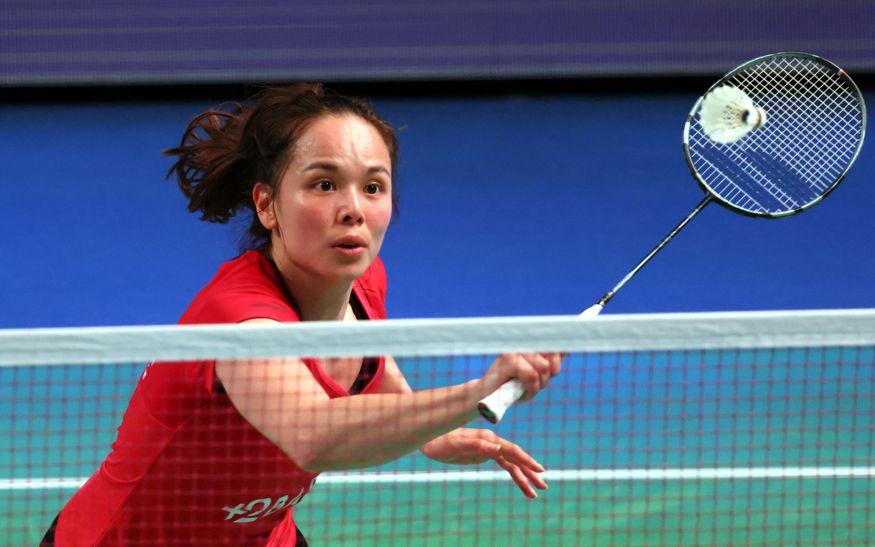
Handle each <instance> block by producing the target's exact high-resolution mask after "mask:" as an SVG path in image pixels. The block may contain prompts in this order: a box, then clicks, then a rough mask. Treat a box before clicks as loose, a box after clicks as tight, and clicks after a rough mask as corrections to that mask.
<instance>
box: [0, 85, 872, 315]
mask: <svg viewBox="0 0 875 547" xmlns="http://www.w3.org/2000/svg"><path fill="white" fill-rule="evenodd" d="M700 91H702V90H695V91H690V92H685V91H684V92H678V93H676V94H671V95H656V96H651V95H643V94H642V95H620V96H608V95H591V96H582V97H567V96H565V97H553V98H550V97H546V98H545V97H539V98H526V97H509V98H497V99H489V98H483V99H467V100H461V99H441V100H427V99H405V100H401V99H397V100H380V101H377V102H376V106H377V108H378V110H380V111H381V112H382V113H383V114H384V115H385V116H386V117H387V118H388V119H389V120H390V121H391V122H393V123H394V124H395V125H396V126H397V127H399V128H401V132H400V138H401V145H402V164H401V167H400V171H399V179H398V180H399V183H400V185H401V186H400V188H401V214H400V217H399V218H398V219H397V220H396V221H395V223H394V226H393V227H392V228H391V229H390V233H389V236H388V237H387V241H386V243H385V246H384V250H383V253H382V256H383V258H384V260H385V262H386V264H387V267H388V269H389V274H390V295H389V312H390V316H392V317H448V316H478V315H533V314H573V313H577V312H578V311H579V310H581V309H583V308H585V307H587V306H588V305H590V304H591V303H593V302H594V301H595V300H596V299H597V298H598V297H599V296H601V295H602V294H603V293H604V292H605V291H606V290H608V289H609V288H611V287H612V286H613V285H614V283H615V282H616V281H618V280H619V279H620V278H621V277H622V276H623V275H624V274H625V273H626V272H627V271H628V270H629V269H630V268H631V267H632V266H634V265H635V263H636V262H637V261H638V259H640V258H641V257H642V256H644V254H646V253H647V252H648V251H649V250H650V248H651V247H653V246H654V245H655V244H656V243H657V242H658V241H659V240H660V239H661V238H662V237H663V236H664V235H665V234H666V233H667V232H668V231H669V230H670V229H671V228H672V227H674V225H675V224H676V223H677V222H679V221H680V220H681V219H682V218H683V217H684V216H685V215H687V214H688V213H689V212H690V211H691V210H692V209H693V207H694V206H695V205H696V204H697V203H698V202H699V200H700V199H701V191H700V190H699V189H698V187H697V186H696V184H695V183H694V182H693V180H692V178H691V177H690V175H689V172H688V171H687V168H686V165H685V163H684V160H683V153H682V149H681V143H680V141H681V132H682V126H683V121H684V118H685V116H686V114H687V112H688V111H689V109H690V107H691V106H692V104H693V102H694V101H695V99H696V96H697V93H698V92H700ZM871 95H872V94H871V92H870V93H868V98H869V102H870V104H875V103H872V97H871ZM207 106H209V105H208V104H205V103H204V104H195V103H177V104H163V105H158V104H123V105H121V104H112V105H101V104H94V105H65V106H45V105H40V106H9V105H7V106H3V107H0V150H2V154H3V160H4V161H3V168H2V179H0V188H2V196H3V198H4V202H5V210H4V213H3V214H2V215H0V233H2V234H3V237H2V240H0V241H2V242H0V251H2V255H0V256H2V259H0V327H31V326H68V325H114V324H143V323H173V322H175V321H176V320H177V318H178V317H179V315H180V314H181V313H182V311H183V310H184V309H185V307H186V305H187V304H188V302H189V300H190V299H191V298H192V297H193V296H194V294H195V293H196V292H197V290H198V289H199V288H200V287H201V286H202V285H203V284H204V283H206V282H207V281H208V280H209V279H210V277H211V276H212V274H213V273H214V271H215V269H216V267H217V266H218V264H219V263H220V262H221V261H223V260H225V259H227V258H230V257H232V256H234V255H235V254H236V249H237V241H238V239H239V236H240V234H241V233H242V231H243V230H244V228H245V223H237V224H234V223H232V224H231V225H228V226H222V225H208V224H206V223H203V222H199V221H198V220H197V217H196V216H195V215H191V214H189V213H187V212H186V211H185V202H184V199H183V197H182V195H181V194H180V193H179V191H178V190H177V189H176V186H175V183H174V182H172V181H166V180H164V179H163V176H164V173H165V172H166V170H167V168H168V167H169V164H170V162H169V161H168V160H167V159H165V158H163V157H162V156H161V155H160V150H161V149H163V148H167V147H169V146H173V145H174V144H175V143H176V142H177V140H178V138H179V136H180V135H181V131H182V129H183V127H184V126H185V124H186V123H187V121H188V120H189V119H190V118H191V117H192V116H193V115H194V114H196V113H198V112H200V111H201V110H202V109H203V108H205V107H207ZM868 144H869V145H868V146H867V147H864V149H863V152H862V154H861V156H860V158H859V160H858V162H857V164H856V166H855V168H854V169H853V171H852V172H851V175H850V176H849V178H848V180H847V181H845V183H843V185H842V186H841V187H840V188H838V189H837V190H836V191H835V192H834V193H833V194H832V195H831V196H830V197H829V198H828V199H827V200H826V201H824V202H823V203H822V204H820V205H818V206H817V207H815V208H814V209H812V210H811V211H808V212H806V213H804V214H802V215H798V216H796V217H791V218H788V219H783V220H759V219H751V218H746V217H742V216H739V215H735V214H733V213H730V212H728V211H726V210H724V209H722V208H721V207H719V206H717V205H711V206H709V207H708V208H706V209H705V211H704V212H703V213H702V214H700V215H699V217H698V218H697V219H695V220H694V221H693V223H692V224H691V225H690V226H689V227H688V228H687V229H686V230H685V231H684V232H682V233H681V234H680V235H679V236H678V237H677V238H676V239H675V240H674V241H673V242H672V243H671V244H670V245H669V246H668V247H667V248H666V249H665V250H664V251H663V252H662V253H661V254H660V255H659V256H657V257H656V258H655V259H654V261H653V262H652V263H651V264H650V265H648V266H647V267H646V268H645V269H644V270H643V271H642V272H641V273H640V274H639V275H638V276H637V277H636V278H635V279H634V280H632V281H631V282H630V284H629V285H628V286H627V287H626V288H625V289H624V290H623V291H622V292H620V293H619V295H618V296H617V297H616V298H615V299H614V300H613V301H612V302H611V304H610V306H609V308H608V310H607V312H610V313H627V312H662V311H704V310H755V309H795V308H857V307H875V283H873V277H875V252H873V249H875V214H873V206H875V186H873V184H872V180H873V174H875V153H873V152H872V150H873V149H872V143H868Z"/></svg>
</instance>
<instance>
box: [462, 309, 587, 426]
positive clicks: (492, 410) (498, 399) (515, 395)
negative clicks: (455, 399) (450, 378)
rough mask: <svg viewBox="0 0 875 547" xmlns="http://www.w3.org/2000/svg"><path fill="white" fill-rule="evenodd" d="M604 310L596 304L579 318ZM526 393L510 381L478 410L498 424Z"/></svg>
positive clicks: (521, 384) (484, 400) (482, 402)
mask: <svg viewBox="0 0 875 547" xmlns="http://www.w3.org/2000/svg"><path fill="white" fill-rule="evenodd" d="M603 308H604V306H603V305H601V304H595V305H593V306H590V307H588V308H587V309H585V310H583V312H582V313H581V314H580V315H578V316H577V318H578V319H589V318H591V317H596V316H598V314H599V313H601V311H602V309H603ZM525 392H526V390H525V388H524V387H523V383H522V382H520V381H519V380H517V379H513V380H509V381H507V382H505V384H504V385H503V386H501V387H500V388H498V389H496V390H495V391H493V392H492V394H491V395H487V396H486V397H484V398H483V399H481V400H480V403H479V404H478V405H477V409H478V410H479V411H480V415H481V416H483V417H484V418H486V419H487V420H489V421H490V422H492V423H494V424H497V423H498V422H500V421H501V418H502V417H504V413H505V412H507V409H508V408H510V407H511V406H513V404H514V403H515V402H517V401H519V399H520V397H522V396H523V394H524V393H525Z"/></svg>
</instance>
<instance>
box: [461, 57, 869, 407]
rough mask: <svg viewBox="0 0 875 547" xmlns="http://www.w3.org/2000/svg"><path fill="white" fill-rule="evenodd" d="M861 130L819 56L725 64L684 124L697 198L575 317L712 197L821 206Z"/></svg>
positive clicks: (784, 211) (783, 212)
mask: <svg viewBox="0 0 875 547" xmlns="http://www.w3.org/2000/svg"><path fill="white" fill-rule="evenodd" d="M865 134H866V105H865V103H864V101H863V96H862V94H861V93H860V90H859V88H858V87H857V85H856V84H855V83H854V81H853V80H852V79H851V77H850V76H848V74H847V73H846V72H845V71H844V70H842V69H841V68H839V67H838V66H836V65H835V64H833V63H831V62H830V61H827V60H826V59H823V58H821V57H818V56H816V55H811V54H808V53H774V54H771V55H765V56H763V57H758V58H756V59H753V60H751V61H748V62H746V63H744V64H742V65H741V66H739V67H737V68H735V69H733V70H732V71H731V72H729V73H728V74H726V75H725V76H723V78H721V79H720V80H719V81H718V82H716V83H715V84H714V85H712V86H711V87H710V88H709V89H708V91H707V92H706V93H705V94H704V95H702V96H701V97H700V98H699V99H698V100H697V101H696V103H695V104H694V105H693V108H692V110H690V113H689V115H688V116H687V120H686V123H685V124H684V134H683V147H684V156H685V158H686V163H687V166H688V167H689V169H690V173H691V174H692V175H693V178H694V179H695V180H696V182H697V183H698V184H699V186H700V187H701V188H702V189H703V190H704V191H705V196H704V198H703V199H702V201H701V202H699V204H698V205H697V206H696V207H695V209H693V211H692V212H691V213H690V214H689V215H687V217H686V218H684V219H683V220H682V221H681V222H680V224H678V225H677V226H676V227H675V228H674V229H673V230H672V231H671V232H669V234H668V235H667V236H666V237H665V238H664V239H663V240H662V241H661V242H660V243H659V244H658V245H657V246H656V247H654V248H653V250H652V251H650V253H648V254H647V256H645V257H644V258H643V259H642V260H641V261H640V262H639V263H638V265H636V266H635V267H634V268H633V269H632V270H631V271H630V272H629V273H628V274H626V276H625V277H623V279H621V280H620V282H619V283H617V284H616V285H615V286H614V288H612V289H611V290H610V291H608V292H607V293H605V294H604V296H602V297H601V298H600V299H599V300H598V302H596V303H595V304H594V305H593V306H591V307H589V308H587V309H586V310H585V311H584V312H583V313H581V314H580V317H581V318H590V317H595V316H597V315H598V314H599V313H600V312H601V310H602V309H603V308H604V306H605V305H606V304H607V303H608V302H609V301H610V300H611V299H612V298H613V297H614V295H616V293H617V292H618V291H619V290H620V289H622V288H623V286H625V285H626V283H628V282H629V280H630V279H632V277H634V276H635V274H637V273H638V272H639V271H640V270H641V268H643V267H644V265H645V264H647V263H648V262H649V261H650V259H652V258H653V257H654V256H655V255H656V253H658V252H659V251H660V250H662V248H663V247H665V245H666V244H668V242H669V241H671V240H672V238H674V236H676V235H677V234H678V233H679V232H680V231H681V230H683V229H684V227H686V226H687V224H689V222H690V221H691V220H692V219H693V218H694V217H695V216H696V215H697V214H699V213H700V212H701V211H702V209H704V208H705V206H707V205H708V204H710V203H712V202H716V203H718V204H720V205H722V206H724V207H726V208H727V209H729V210H730V211H733V212H736V213H741V214H743V215H748V216H752V217H760V218H784V217H788V216H791V215H795V214H798V213H801V212H802V211H806V210H808V209H810V208H811V207H813V206H815V205H816V204H818V203H820V202H821V201H823V199H824V198H825V197H826V196H828V195H829V194H830V193H831V192H832V191H833V190H835V189H836V187H837V186H838V185H839V184H840V183H841V182H842V181H843V180H844V179H845V177H846V176H847V174H848V171H849V170H850V169H851V166H852V165H853V164H854V161H855V160H856V159H857V156H858V155H859V153H860V149H861V147H862V146H863V139H864V137H865ZM524 392H525V390H524V388H523V385H522V383H521V382H520V381H519V380H510V381H509V382H507V383H505V384H504V385H503V386H501V387H500V388H499V389H498V390H496V391H495V392H494V393H492V394H491V395H489V396H487V397H486V398H484V399H483V400H482V401H480V404H479V405H478V408H479V410H480V414H481V415H482V416H483V417H484V418H486V419H487V420H489V421H490V422H492V423H498V422H499V421H500V420H501V418H502V416H503V415H504V413H505V411H506V410H507V409H508V408H509V407H510V406H511V405H513V404H514V403H515V402H516V401H517V400H519V398H520V397H521V396H522V395H523V393H524Z"/></svg>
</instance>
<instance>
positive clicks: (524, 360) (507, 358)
mask: <svg viewBox="0 0 875 547" xmlns="http://www.w3.org/2000/svg"><path fill="white" fill-rule="evenodd" d="M563 357H564V355H562V354H561V353H505V354H502V355H499V356H498V357H497V358H496V359H495V361H493V362H492V365H491V366H490V367H489V370H487V371H486V374H484V375H483V379H482V381H483V385H484V390H485V392H486V394H487V395H488V394H490V393H492V392H494V391H495V390H496V389H498V388H499V387H501V386H502V385H504V384H505V383H506V382H507V381H508V380H511V379H513V378H516V379H517V380H519V381H520V382H522V384H523V387H525V390H526V393H525V395H523V397H522V398H521V399H520V400H521V401H528V400H530V399H531V398H532V397H534V396H535V395H537V394H538V392H539V391H541V390H542V389H544V388H545V387H547V384H548V383H549V382H550V379H551V378H553V377H554V376H556V375H557V374H559V371H560V370H561V368H562V359H563Z"/></svg>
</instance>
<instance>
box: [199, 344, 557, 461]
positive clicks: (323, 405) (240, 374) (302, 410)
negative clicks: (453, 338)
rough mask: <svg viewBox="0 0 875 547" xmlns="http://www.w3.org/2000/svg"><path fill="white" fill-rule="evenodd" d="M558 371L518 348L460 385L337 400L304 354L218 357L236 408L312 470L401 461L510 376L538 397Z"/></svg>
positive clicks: (466, 416)
mask: <svg viewBox="0 0 875 547" xmlns="http://www.w3.org/2000/svg"><path fill="white" fill-rule="evenodd" d="M399 372H400V371H399ZM556 373H558V364H557V365H556V366H555V367H554V366H553V365H552V364H551V362H550V361H549V360H548V359H545V358H531V357H528V358H527V357H526V356H522V355H517V354H512V355H504V356H501V357H499V358H498V359H496V361H495V363H493V365H492V367H490V369H489V370H488V371H487V373H486V374H485V375H484V376H483V377H482V378H479V379H476V380H471V381H469V382H466V383H464V384H460V385H456V386H451V387H446V388H440V389H432V390H426V391H419V392H415V393H413V392H408V393H379V394H369V395H362V396H352V397H339V398H335V399H331V398H329V397H328V395H327V394H326V393H325V392H324V391H323V389H322V387H321V386H320V385H319V383H318V382H317V381H316V380H315V379H314V378H313V376H312V375H311V374H310V371H309V370H308V369H307V367H306V365H305V364H304V363H303V362H302V361H301V360H300V359H291V358H289V359H264V360H236V361H235V360H226V361H219V362H217V363H216V374H217V375H218V377H219V379H220V380H221V381H222V383H223V384H224V386H225V390H226V391H227V393H228V396H229V397H230V398H231V402H232V403H233V404H234V406H235V407H236V408H237V410H238V411H239V412H240V413H241V414H242V415H243V417H244V418H246V420H248V421H249V422H250V423H251V424H252V425H253V426H254V427H255V428H256V429H258V430H259V431H260V432H261V433H262V434H263V435H264V436H265V437H267V438H268V439H270V440H271V441H273V442H274V443H276V444H277V445H278V446H279V447H280V448H281V449H282V450H283V451H284V452H285V453H286V454H288V455H289V457H290V458H292V460H293V461H295V463H296V464H298V466H300V467H301V468H302V469H305V470H308V471H327V470H334V469H354V468H360V467H368V466H373V465H379V464H382V463H386V462H389V461H392V460H395V459H397V458H399V457H400V456H402V455H404V454H407V453H408V452H411V451H413V450H415V449H417V448H419V447H421V446H422V445H424V444H425V443H427V442H428V441H430V440H431V439H434V438H435V437H438V436H440V435H442V434H444V433H446V432H448V431H451V430H453V429H456V428H458V427H460V426H462V425H463V424H465V423H467V422H469V421H471V420H473V419H475V418H476V417H477V416H478V413H477V402H478V401H479V400H480V399H481V398H482V397H484V396H485V395H487V394H489V393H491V392H492V391H494V390H495V389H497V388H498V387H499V386H500V385H502V384H503V383H504V382H505V381H507V380H508V379H510V378H520V379H521V380H522V381H523V383H524V384H525V385H526V387H527V393H528V394H529V396H533V395H535V394H536V393H537V392H538V391H539V390H540V389H541V388H542V387H544V386H546V384H547V382H549V380H550V378H552V376H554V375H555V374H556ZM390 376H391V375H390ZM405 383H406V382H405ZM408 388H409V386H408Z"/></svg>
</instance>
